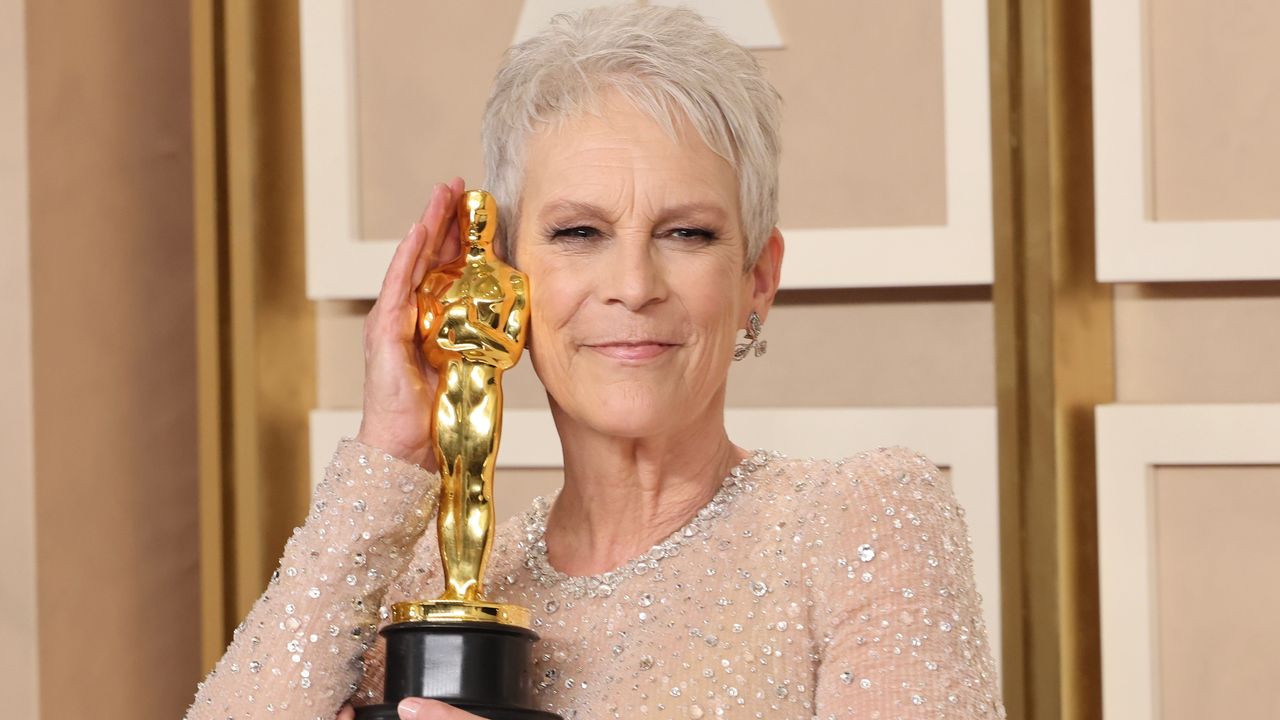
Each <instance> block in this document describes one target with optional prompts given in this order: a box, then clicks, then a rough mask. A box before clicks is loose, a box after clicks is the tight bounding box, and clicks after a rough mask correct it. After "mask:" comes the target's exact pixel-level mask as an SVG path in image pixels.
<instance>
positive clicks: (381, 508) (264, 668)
mask: <svg viewBox="0 0 1280 720" xmlns="http://www.w3.org/2000/svg"><path fill="white" fill-rule="evenodd" d="M439 484H440V478H439V475H437V474H435V473H428V472H427V471H425V470H423V469H422V468H420V467H418V466H416V465H410V464H408V463H405V462H403V461H401V460H398V459H396V458H394V457H392V456H391V455H387V454H385V453H383V452H381V451H379V450H376V449H374V448H372V447H369V446H367V445H362V444H360V443H357V442H355V441H351V440H347V441H344V442H343V443H342V444H340V445H339V446H338V449H337V452H336V453H335V454H334V457H333V461H332V462H331V463H330V464H329V466H328V468H327V470H326V472H325V479H324V481H323V482H322V483H321V484H320V485H319V486H318V487H317V488H316V491H315V495H314V497H313V504H312V506H311V512H310V514H309V515H308V517H307V520H306V522H305V523H304V524H303V525H302V527H299V528H297V529H296V530H295V531H294V533H293V535H292V537H290V538H289V541H288V542H287V543H286V544H285V551H284V557H283V558H282V559H281V560H280V568H279V569H278V570H277V571H276V573H275V574H274V575H272V577H271V580H270V582H269V583H268V586H267V590H266V592H264V593H263V594H262V597H260V598H259V599H258V601H257V602H256V603H255V604H254V606H253V608H252V609H251V610H250V611H249V615H248V617H247V618H245V620H244V622H243V623H241V624H240V627H238V628H237V629H236V631H235V633H234V635H233V639H232V642H231V645H230V646H229V647H228V648H227V652H226V654H225V655H223V656H222V659H221V660H220V661H218V664H217V666H216V667H215V668H214V670H213V672H211V673H210V674H209V676H208V677H207V678H205V681H204V682H203V683H201V684H200V687H199V689H198V691H197V694H196V698H195V702H194V703H193V704H192V706H191V708H190V709H189V710H188V712H187V718H188V720H213V719H215V718H216V719H217V720H226V719H227V718H256V717H266V716H268V715H269V714H273V713H274V714H276V715H277V716H280V717H289V718H321V719H323V720H332V718H333V717H334V716H335V715H337V712H338V710H339V708H340V707H341V706H342V704H343V703H344V702H346V700H347V698H348V697H349V696H350V695H351V694H352V693H353V692H354V690H355V689H356V683H357V681H358V680H359V679H360V678H361V675H362V660H361V658H362V655H363V654H364V653H365V651H366V650H368V649H369V647H370V645H371V643H372V642H373V639H374V631H375V629H376V627H377V623H378V607H379V604H380V603H381V602H382V597H383V595H384V594H385V593H386V590H387V586H388V584H389V583H390V582H391V581H392V579H393V578H395V577H396V576H397V575H399V574H400V573H401V572H402V571H403V569H404V567H405V565H406V564H407V562H408V560H409V557H410V555H411V548H412V546H413V543H414V542H415V541H416V540H417V538H418V537H419V536H421V535H422V532H423V529H424V528H425V527H426V524H427V518H429V517H430V516H431V514H432V513H434V511H435V504H436V498H437V495H438V492H439Z"/></svg>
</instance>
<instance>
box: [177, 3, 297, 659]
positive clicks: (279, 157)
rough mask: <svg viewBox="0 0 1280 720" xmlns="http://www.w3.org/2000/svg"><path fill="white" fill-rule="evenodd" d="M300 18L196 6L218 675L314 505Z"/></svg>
mask: <svg viewBox="0 0 1280 720" xmlns="http://www.w3.org/2000/svg"><path fill="white" fill-rule="evenodd" d="M297 12H298V6H297V3H255V2H251V0H197V1H196V2H194V3H193V4H192V19H191V30H192V40H191V50H192V78H193V103H192V104H193V107H192V111H193V118H192V123H193V132H194V134H195V160H194V162H195V186H196V189H195V193H196V197H195V207H196V228H195V233H196V258H197V262H196V269H197V311H196V322H197V325H198V328H197V343H198V351H197V353H198V371H197V372H198V378H199V380H198V382H199V395H198V397H199V403H200V408H199V418H200V425H199V428H200V429H199V435H200V439H199V443H200V503H201V509H200V520H201V531H200V532H201V550H200V564H201V588H202V595H201V597H202V603H203V607H202V609H201V627H202V633H203V638H202V648H203V657H204V660H205V662H206V666H211V665H212V663H213V661H214V660H216V659H217V657H218V656H219V655H220V654H221V652H222V649H223V648H225V647H226V643H227V641H228V640H229V639H230V630H231V628H232V627H234V626H235V625H236V624H237V623H238V622H239V621H240V618H243V617H244V616H245V614H246V613H247V612H248V610H249V607H250V606H251V604H252V603H253V602H254V601H255V600H256V599H257V597H258V596H259V595H260V594H261V593H262V590H263V588H264V587H265V585H266V582H267V577H268V575H269V574H270V572H271V570H272V568H273V567H274V566H275V564H276V561H277V559H278V558H279V556H280V552H281V548H282V547H283V546H284V543H285V540H286V539H287V538H288V535H289V533H290V532H291V531H292V528H293V526H295V525H297V524H298V523H299V522H301V521H302V519H303V518H305V515H306V506H307V502H308V498H309V496H310V492H311V487H310V474H309V472H308V465H309V454H308V448H307V437H308V436H307V417H308V414H309V412H310V410H311V408H312V407H313V406H314V405H315V340H314V333H315V329H314V312H313V306H312V303H311V302H310V300H308V299H307V297H306V288H305V278H306V276H305V257H306V255H305V251H304V243H303V212H302V192H301V188H302V147H301V135H302V133H301V129H300V126H301V95H300V93H301V88H300V70H299V46H298V42H299V39H298V17H297Z"/></svg>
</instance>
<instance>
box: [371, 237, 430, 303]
mask: <svg viewBox="0 0 1280 720" xmlns="http://www.w3.org/2000/svg"><path fill="white" fill-rule="evenodd" d="M425 240H426V228H424V227H423V226H422V224H421V223H414V224H413V225H411V226H410V227H409V233H408V234H407V235H405V236H404V239H403V240H401V241H400V244H399V245H397V246H396V252H395V254H394V255H392V256H391V265H390V266H388V267H387V274H386V275H385V276H384V277H383V278H382V289H381V290H379V291H378V301H377V302H378V304H380V305H382V306H384V307H386V306H395V305H396V304H398V303H401V302H403V301H404V299H405V297H406V296H407V294H408V292H409V278H410V275H411V273H412V272H413V264H414V262H415V261H416V260H417V257H418V254H419V253H420V252H421V250H422V244H423V242H424V241H425Z"/></svg>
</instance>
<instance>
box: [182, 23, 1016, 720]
mask: <svg viewBox="0 0 1280 720" xmlns="http://www.w3.org/2000/svg"><path fill="white" fill-rule="evenodd" d="M778 104H779V103H778V98H777V95H776V93H775V92H774V90H773V88H772V87H771V86H770V85H769V84H768V82H767V81H766V80H765V79H764V78H763V76H762V74H761V70H760V68H759V67H758V65H757V64H756V62H755V60H754V59H753V58H752V56H751V55H750V54H749V53H747V52H746V51H745V50H743V49H742V48H740V47H739V46H737V45H735V44H734V43H732V42H731V41H729V40H728V39H726V38H725V37H724V36H723V35H721V34H720V33H718V32H717V31H715V30H713V29H711V28H709V27H708V26H707V25H706V24H705V23H704V22H703V21H702V20H701V19H700V18H698V17H697V16H696V15H694V14H693V13H690V12H688V11H685V10H675V9H670V8H665V7H642V6H634V5H624V6H619V7H611V8H607V9H598V10H592V11H587V12H584V13H582V14H580V15H577V16H573V17H563V16H562V17H561V18H559V19H558V20H557V21H556V22H555V23H554V24H553V26H552V27H551V28H550V29H548V30H547V31H545V32H544V33H543V34H541V35H539V36H538V37H535V38H533V39H531V40H529V41H527V42H525V43H522V44H521V45H519V46H517V47H515V48H513V49H512V50H511V51H509V53H508V55H507V57H506V59H505V61H504V63H503V66H502V68H501V69H500V70H499V72H498V75H497V78H496V80H495V84H494V88H493V92H492V94H491V97H490V100H489V104H488V107H487V109H486V114H485V119H484V128H483V135H484V146H485V157H486V169H487V172H488V183H489V188H490V189H491V190H492V192H493V193H494V194H495V195H496V197H497V199H498V202H499V205H500V207H501V208H502V212H503V213H504V216H503V218H502V220H503V222H502V223H501V225H500V228H505V229H506V235H505V252H506V254H507V257H508V258H510V259H512V260H513V261H514V264H515V265H516V266H518V267H519V268H520V269H521V270H522V271H523V272H524V273H526V274H527V276H528V278H529V281H530V287H531V293H532V296H531V302H530V307H531V309H532V315H531V321H530V340H529V353H530V357H531V359H532V362H533V366H534V369H535V370H536V372H537V374H538V377H539V378H540V379H541V381H542V383H543V385H544V386H545V387H546V390H547V395H548V397H549V399H550V404H551V409H552V414H553V417H554V418H555V423H556V429H557V431H558V432H559V434H560V438H561V442H562V444H563V448H564V468H565V484H564V488H563V490H562V491H560V492H559V494H558V495H557V496H555V497H554V498H553V499H551V500H547V501H539V502H537V503H535V505H534V507H532V508H531V509H529V510H528V511H526V512H525V513H523V514H522V515H521V516H520V517H517V518H515V519H514V520H513V521H511V522H508V523H506V524H505V525H503V526H502V527H500V528H499V530H498V534H497V537H496V539H495V543H494V545H495V547H494V553H493V559H492V561H491V566H490V569H489V571H488V575H487V578H488V585H489V596H490V598H491V599H494V600H497V601H501V602H509V603H516V604H520V605H523V606H526V607H530V608H532V609H533V611H534V616H535V619H534V630H535V631H537V632H538V634H539V635H540V636H541V640H540V641H539V644H538V646H537V647H536V648H535V658H536V663H537V665H538V668H537V677H538V678H539V682H538V684H537V687H536V696H537V699H538V703H539V705H540V706H542V707H545V708H547V709H551V710H554V711H556V712H559V713H561V714H562V715H564V716H565V717H573V716H575V715H577V716H578V717H625V718H635V717H650V716H653V717H692V718H698V717H711V716H714V715H720V714H731V715H735V716H742V717H770V718H772V717H805V718H809V717H820V718H828V717H880V718H899V717H900V718H925V717H929V718H934V717H953V718H997V717H1003V715H1004V712H1003V709H1002V707H1001V705H1000V701H999V699H998V697H997V690H996V677H995V671H994V667H993V663H992V660H991V653H990V648H989V647H988V646H987V643H986V632H985V630H984V628H983V624H982V620H981V612H980V607H979V598H978V596H977V593H976V592H975V590H974V582H973V570H972V566H971V560H970V551H969V545H968V541H967V531H966V528H965V525H964V522H963V520H962V518H961V513H960V510H959V509H958V508H957V507H956V504H955V500H954V497H953V495H952V492H951V490H950V488H949V487H948V485H947V483H946V481H945V480H944V479H943V478H942V477H941V476H940V474H939V473H938V471H937V470H936V468H934V467H933V466H932V465H931V464H930V463H929V462H928V461H927V460H925V459H923V458H922V457H920V456H918V455H915V454H913V453H910V452H908V451H905V450H901V449H889V450H886V449H881V450H876V451H872V452H866V453H863V454H861V455H858V456H856V457H852V458H849V459H846V460H842V461H838V462H826V461H821V462H818V461H807V462H801V461H793V460H787V459H784V458H781V457H778V456H774V455H770V454H767V453H760V452H757V453H748V452H747V451H745V450H743V449H742V448H739V447H737V446H736V445H734V444H733V443H732V441H731V440H730V438H729V437H728V436H727V434H726V432H725V428H724V398H725V386H726V383H727V378H728V369H729V364H730V362H732V360H733V358H734V357H735V344H738V343H736V339H737V337H736V335H737V332H738V331H739V330H745V331H746V332H747V341H746V342H745V343H742V344H738V347H739V349H738V351H737V355H739V356H745V357H750V356H752V355H753V354H755V353H754V352H753V351H754V350H756V349H759V350H763V347H764V345H763V343H764V341H763V339H762V338H760V337H759V334H760V327H761V326H762V325H763V323H764V321H765V320H766V319H767V317H768V314H769V308H770V306H771V304H772V302H773V299H774V295H775V293H776V291H777V288H778V278H779V272H780V268H781V262H782V256H783V239H782V236H781V234H780V233H779V232H778V230H777V228H776V227H775V226H776V223H777V217H776V216H777V160H778V140H777V123H778ZM462 189H463V186H462V182H461V180H457V179H455V180H454V181H453V182H452V183H450V184H448V185H447V186H438V187H436V188H435V189H434V191H433V193H432V197H431V200H430V203H429V205H428V206H427V209H426V211H425V212H424V214H423V216H422V218H421V219H420V221H419V222H418V223H415V224H414V225H413V227H412V228H411V230H410V231H409V234H408V235H407V236H406V238H405V239H404V241H403V242H402V243H401V245H400V247H399V248H398V249H397V251H396V254H395V257H394V259H393V260H392V263H391V266H390V268H389V269H388V271H387V276H386V279H385V281H384V284H383V287H382V290H381V293H380V295H379V297H378V301H377V303H376V304H375V306H374V309H373V311H372V312H371V313H370V315H369V318H368V320H367V322H366V327H365V359H366V377H365V397H364V417H363V422H362V425H361V428H360V432H359V435H358V436H357V438H356V439H355V440H354V441H347V442H344V443H343V444H342V445H340V446H339V448H338V450H337V453H336V455H335V457H334V460H333V463H332V464H331V465H330V466H329V468H328V472H327V477H326V481H325V483H324V484H323V485H322V486H321V487H320V488H319V489H318V490H317V493H316V498H315V505H314V508H313V511H312V513H311V515H310V517H309V518H308V519H307V522H306V524H305V525H304V526H303V527H301V528H299V529H298V531H297V532H296V533H295V534H294V536H293V538H292V539H291V540H290V542H289V544H288V546H287V548H286V552H285V556H284V559H283V560H282V562H281V570H280V572H279V574H278V575H277V576H276V577H274V578H273V579H272V581H271V584H270V586H269V588H268V589H267V592H266V593H265V594H264V595H263V597H262V599H261V600H260V601H259V602H258V604H257V605H256V606H255V607H254V609H253V610H252V612H251V613H250V615H249V617H248V618H247V619H246V621H245V623H244V624H242V625H241V627H240V629H239V630H238V631H237V633H236V636H235V639H234V641H233V643H232V645H231V647H230V648H229V649H228V651H227V654H226V656H225V657H224V658H223V659H222V661H221V662H220V663H219V665H218V667H217V669H216V670H215V671H214V673H213V674H212V675H211V676H210V678H209V679H208V680H207V681H206V683H205V684H203V685H202V687H201V690H200V693H199V695H198V696H197V699H196V703H195V704H194V705H193V707H192V710H191V713H190V715H189V717H192V718H225V717H249V716H254V717H258V716H265V715H266V714H268V713H275V714H279V715H282V716H286V717H305V718H312V717H315V718H325V719H326V720H327V719H328V718H332V717H334V715H335V713H339V712H341V713H342V717H349V716H350V713H351V709H350V707H345V708H342V706H343V704H344V703H346V702H347V701H348V700H350V702H352V703H354V704H356V705H361V704H367V703H370V702H377V701H378V700H379V695H380V693H381V684H382V683H381V675H382V673H381V663H382V655H381V645H380V644H379V642H378V641H377V640H376V630H377V625H378V622H379V619H378V616H379V613H378V608H379V607H383V608H385V607H387V606H389V605H390V604H391V603H393V602H396V601H399V600H404V599H417V598H424V597H435V596H437V595H439V593H440V591H441V589H442V588H441V585H442V581H441V578H440V570H439V560H438V557H439V554H438V552H437V548H436V537H435V533H424V532H423V530H424V528H425V527H426V526H427V523H428V521H429V519H430V517H431V516H432V514H433V513H434V512H435V508H436V503H435V495H436V493H437V491H438V482H439V481H438V475H437V473H436V472H435V469H434V468H433V467H432V466H431V465H432V462H433V460H432V457H431V451H430V443H431V440H430V427H429V423H430V418H431V412H430V407H431V403H432V399H433V396H434V387H435V382H436V379H435V377H434V376H433V374H432V372H431V371H430V370H429V369H427V368H426V366H425V364H424V363H423V361H422V355H421V350H420V346H419V341H418V340H417V339H416V338H415V336H414V327H415V319H416V307H415V303H414V300H413V296H412V291H413V289H414V288H415V287H416V286H417V284H418V283H419V282H420V281H421V280H422V278H423V277H424V276H425V274H426V272H427V271H428V269H429V268H431V267H433V266H434V265H436V264H438V263H439V262H440V261H442V260H445V259H447V256H452V255H453V254H454V253H456V252H457V251H458V230H457V227H456V224H455V222H454V220H453V213H452V212H451V208H452V207H453V205H454V203H455V201H456V199H457V198H458V197H459V195H460V193H461V192H462ZM384 617H385V612H384ZM340 708H342V709H341V710H340ZM400 711H401V716H402V717H405V718H420V719H422V718H464V717H473V716H471V715H468V714H466V713H463V712H461V711H459V710H456V709H453V708H450V707H448V706H445V705H443V704H440V703H436V702H432V701H424V700H419V699H409V700H406V701H404V702H403V703H402V704H401V706H400Z"/></svg>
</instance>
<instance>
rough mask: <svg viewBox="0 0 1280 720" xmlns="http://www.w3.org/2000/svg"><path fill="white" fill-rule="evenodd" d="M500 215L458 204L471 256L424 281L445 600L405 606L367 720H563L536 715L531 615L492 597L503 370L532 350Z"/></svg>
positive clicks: (520, 285)
mask: <svg viewBox="0 0 1280 720" xmlns="http://www.w3.org/2000/svg"><path fill="white" fill-rule="evenodd" d="M497 225H498V208H497V204H496V203H495V202H494V200H493V197H492V196H491V195H489V193H487V192H485V191H483V190H468V191H467V192H465V193H464V194H463V196H462V199H461V200H460V202H459V204H458V228H459V231H460V233H461V234H462V254H461V255H460V256H459V257H458V258H457V259H456V260H454V261H452V262H449V263H447V264H445V265H443V266H441V267H439V268H438V269H436V270H435V271H433V272H431V273H429V274H428V275H427V276H426V278H424V279H423V281H422V285H421V286H419V288H418V291H417V293H418V318H419V331H420V334H421V337H422V342H423V349H424V351H425V354H426V357H427V361H428V362H429V363H430V364H431V365H432V367H434V368H435V369H436V371H437V372H438V373H439V385H438V387H437V389H436V399H435V406H434V408H433V412H434V423H433V440H434V445H435V456H436V460H437V461H438V462H439V465H440V509H439V515H438V517H437V519H436V532H437V535H438V537H439V541H440V559H441V561H442V563H443V565H444V581H445V583H444V593H443V594H442V595H441V596H440V597H439V598H437V599H435V600H423V601H414V602H401V603H396V604H395V605H393V606H392V608H391V619H392V623H391V624H389V625H387V626H386V627H384V628H383V629H382V633H381V634H382V636H383V637H384V638H385V639H386V648H387V660H386V681H385V682H386V685H385V688H384V694H383V698H384V704H381V705H371V706H367V707H363V708H360V709H358V710H357V711H356V717H357V718H358V720H383V719H384V718H388V719H389V718H398V717H399V716H398V715H397V714H396V703H398V702H399V701H400V700H402V699H404V698H406V697H427V698H433V699H436V700H442V701H444V702H447V703H449V704H450V705H454V706H455V707H458V708H461V709H463V710H466V711H467V712H470V713H473V714H475V715H479V716H480V717H484V718H491V719H493V720H525V719H527V718H543V719H547V720H556V719H558V718H559V716H558V715H555V714H552V713H549V712H543V711H539V710H535V709H533V708H532V707H531V706H532V704H533V678H532V674H531V673H532V662H531V660H532V658H531V653H532V649H533V643H534V641H535V640H537V636H536V635H535V634H534V633H533V631H532V630H530V629H529V624H530V614H529V610H528V609H527V608H523V607H519V606H516V605H503V604H500V603H491V602H486V600H485V593H484V590H485V587H484V572H485V567H486V565H487V564H488V561H489V551H490V548H491V546H492V544H493V531H494V524H495V523H494V507H493V470H494V465H495V463H496V461H497V456H498V442H499V440H500V438H501V436H502V373H503V372H504V371H505V370H507V369H508V368H510V367H512V366H513V365H515V364H516V361H518V360H519V359H520V354H521V352H522V351H523V349H524V342H525V335H526V332H525V328H526V326H527V324H528V320H529V283H528V280H527V278H526V277H525V276H524V274H522V273H521V272H520V271H518V270H516V269H515V268H513V267H511V266H510V265H508V264H507V263H505V262H503V261H502V260H501V259H499V258H498V256H497V255H496V254H495V253H494V249H493V241H494V237H495V235H496V233H497Z"/></svg>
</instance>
